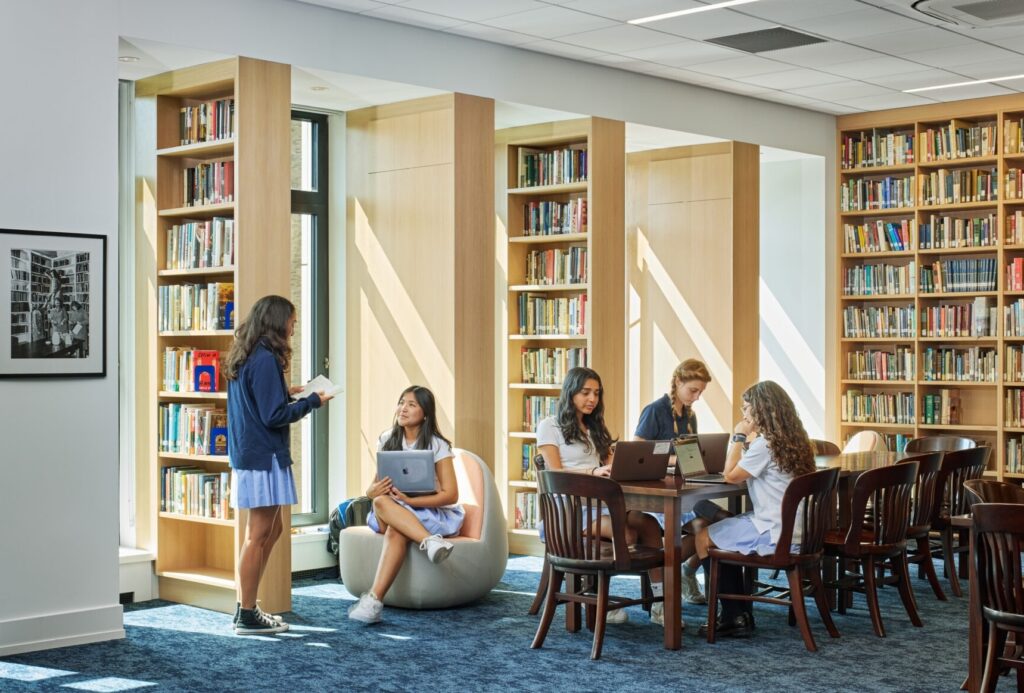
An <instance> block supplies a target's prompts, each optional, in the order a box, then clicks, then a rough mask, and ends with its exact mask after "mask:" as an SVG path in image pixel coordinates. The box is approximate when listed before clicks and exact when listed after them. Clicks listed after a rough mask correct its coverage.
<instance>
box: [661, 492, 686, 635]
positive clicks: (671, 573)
mask: <svg viewBox="0 0 1024 693" xmlns="http://www.w3.org/2000/svg"><path fill="white" fill-rule="evenodd" d="M681 516H682V500H681V499H680V498H678V497H675V496H673V497H671V498H669V497H666V498H665V571H664V573H665V575H664V578H663V579H664V581H665V583H664V584H665V649H666V650H678V649H679V648H680V647H681V646H682V631H681V629H680V628H679V623H680V621H681V619H682V614H681V613H680V611H681V604H682V589H681V582H682V575H681V555H682V548H683V546H682V544H683V535H682V529H681V527H680V524H679V520H680V517H681Z"/></svg>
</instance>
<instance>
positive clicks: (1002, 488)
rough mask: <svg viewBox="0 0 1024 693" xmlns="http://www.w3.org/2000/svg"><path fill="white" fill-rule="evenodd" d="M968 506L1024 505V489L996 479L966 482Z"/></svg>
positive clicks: (969, 480)
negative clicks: (987, 504) (993, 504)
mask: <svg viewBox="0 0 1024 693" xmlns="http://www.w3.org/2000/svg"><path fill="white" fill-rule="evenodd" d="M964 489H965V490H966V491H967V504H968V505H970V506H974V505H975V504H977V503H1020V504H1022V505H1024V487H1021V486H1018V485H1017V484H1011V483H1009V482H1008V481H996V480H995V479H968V480H967V481H965V482H964Z"/></svg>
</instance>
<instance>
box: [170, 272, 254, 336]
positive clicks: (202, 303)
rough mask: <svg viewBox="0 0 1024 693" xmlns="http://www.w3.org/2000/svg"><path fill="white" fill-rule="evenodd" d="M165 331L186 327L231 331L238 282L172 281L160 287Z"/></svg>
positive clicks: (189, 328) (186, 328) (180, 329)
mask: <svg viewBox="0 0 1024 693" xmlns="http://www.w3.org/2000/svg"><path fill="white" fill-rule="evenodd" d="M157 298H158V302H159V308H160V311H159V312H160V317H159V327H158V329H159V330H160V331H161V332H168V331H182V330H229V329H232V328H233V327H234V324H233V323H234V318H233V313H234V305H235V285H234V284H233V283H232V282H210V283H208V284H168V285H166V286H161V287H159V290H158V296H157Z"/></svg>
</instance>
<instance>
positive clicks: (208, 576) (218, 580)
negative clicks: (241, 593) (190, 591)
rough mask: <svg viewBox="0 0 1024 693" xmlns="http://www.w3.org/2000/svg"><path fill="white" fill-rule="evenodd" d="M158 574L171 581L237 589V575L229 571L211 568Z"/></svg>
mask: <svg viewBox="0 0 1024 693" xmlns="http://www.w3.org/2000/svg"><path fill="white" fill-rule="evenodd" d="M156 574H157V576H159V577H162V578H169V579H171V580H183V581H185V582H195V583H198V584H201V585H209V586H211V587H220V588H223V589H234V588H235V574H234V573H233V572H232V571H229V570H214V569H210V568H200V567H195V568H186V569H179V570H157V571H156Z"/></svg>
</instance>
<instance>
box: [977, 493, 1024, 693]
mask: <svg viewBox="0 0 1024 693" xmlns="http://www.w3.org/2000/svg"><path fill="white" fill-rule="evenodd" d="M972 510H973V513H974V521H973V526H972V528H971V532H972V534H973V535H974V567H975V571H976V573H977V578H978V581H977V584H976V585H972V589H977V590H978V599H979V602H980V604H981V609H982V615H983V617H984V619H985V621H987V622H988V647H987V648H986V652H985V668H984V674H983V675H982V679H981V690H982V691H994V690H995V689H996V679H997V678H998V677H999V672H1000V670H1002V669H1003V668H1004V667H1010V668H1013V669H1015V670H1016V672H1017V690H1021V689H1022V688H1024V673H1022V671H1021V670H1022V669H1024V661H1022V660H1021V659H1020V652H1021V650H1020V648H1019V647H1013V648H1011V649H1010V652H1011V653H1012V656H1007V654H1008V653H1007V652H1005V651H1004V650H1005V648H1006V636H1007V635H1008V634H1009V633H1014V634H1015V637H1016V639H1017V642H1018V643H1020V642H1021V640H1022V639H1024V575H1022V574H1021V558H1022V556H1024V506H1021V505H1019V504H1017V503H978V504H977V505H975V506H974V507H973V509H972Z"/></svg>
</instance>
